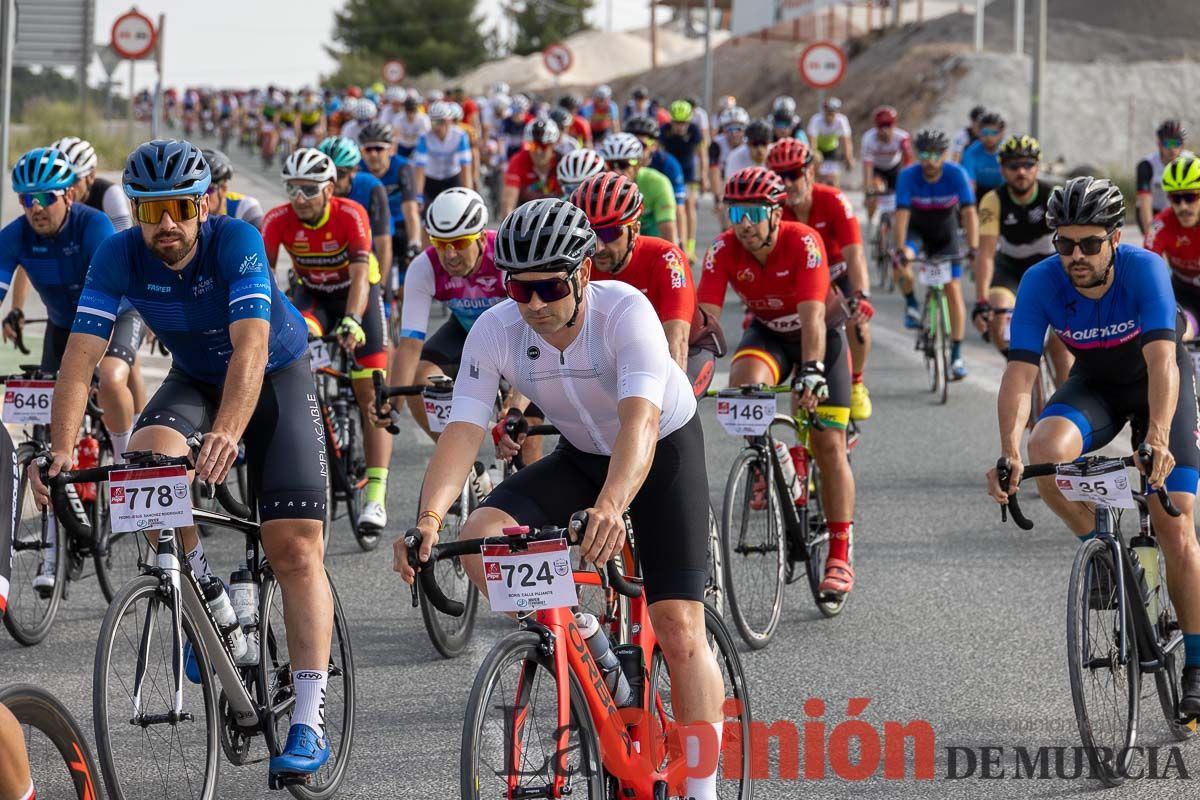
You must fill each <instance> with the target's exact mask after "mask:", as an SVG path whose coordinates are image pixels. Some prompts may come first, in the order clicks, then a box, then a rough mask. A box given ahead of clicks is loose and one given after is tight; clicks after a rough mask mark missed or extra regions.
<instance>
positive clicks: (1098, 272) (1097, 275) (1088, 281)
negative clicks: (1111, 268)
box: [1067, 261, 1108, 288]
mask: <svg viewBox="0 0 1200 800" xmlns="http://www.w3.org/2000/svg"><path fill="white" fill-rule="evenodd" d="M1077 267H1083V268H1086V269H1087V274H1085V275H1083V276H1082V277H1081V276H1079V275H1077V274H1076V273H1075V272H1074V270H1075V269H1076V268H1077ZM1107 271H1108V265H1107V264H1105V265H1104V266H1103V267H1099V268H1097V267H1094V266H1092V265H1091V264H1089V263H1088V262H1086V261H1072V262H1071V263H1070V264H1068V265H1067V277H1068V278H1070V279H1071V285H1072V286H1076V287H1079V288H1090V287H1093V286H1095V285H1097V284H1098V283H1100V282H1102V281H1103V280H1104V276H1105V273H1106V272H1107Z"/></svg>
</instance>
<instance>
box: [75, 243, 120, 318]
mask: <svg viewBox="0 0 1200 800" xmlns="http://www.w3.org/2000/svg"><path fill="white" fill-rule="evenodd" d="M125 238H126V237H125V236H110V237H108V238H107V239H105V240H104V242H103V243H102V244H101V245H100V247H99V249H97V250H96V252H95V254H94V255H93V256H92V260H91V263H90V264H89V265H88V272H87V278H86V279H85V280H84V283H83V293H82V294H81V295H80V296H79V305H78V306H77V307H76V308H75V321H74V322H73V323H72V324H71V333H86V334H90V335H92V336H99V337H100V338H101V339H104V340H105V341H108V338H109V337H110V336H112V329H113V324H114V323H115V322H116V321H117V309H118V308H119V307H120V305H121V299H122V298H124V297H125V288H126V286H127V282H128V280H129V273H130V264H129V258H128V256H127V254H126V247H125Z"/></svg>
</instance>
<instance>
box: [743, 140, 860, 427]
mask: <svg viewBox="0 0 1200 800" xmlns="http://www.w3.org/2000/svg"><path fill="white" fill-rule="evenodd" d="M767 166H768V167H769V168H770V169H771V170H772V171H773V172H775V174H776V175H778V176H779V177H781V178H783V185H784V187H785V188H786V189H787V193H788V197H787V202H786V203H785V204H784V206H783V219H784V221H785V222H803V223H806V224H807V225H809V226H811V227H812V228H814V229H815V230H816V231H817V233H819V234H821V240H822V241H823V242H824V243H825V253H826V255H828V256H829V277H830V279H831V280H832V281H833V283H834V285H836V286H837V287H838V289H839V290H840V291H841V293H842V295H843V296H844V297H845V298H846V301H847V304H848V305H849V307H850V310H851V313H853V314H854V318H853V320H852V323H853V329H854V330H853V333H852V334H851V335H850V336H849V337H848V338H849V340H850V362H851V369H852V374H853V384H852V385H851V387H850V416H851V418H853V419H869V418H870V416H871V395H870V393H869V392H868V391H867V386H866V384H864V383H863V373H864V372H866V369H867V356H868V355H870V352H871V328H870V320H871V317H872V316H874V315H875V309H874V308H873V307H872V306H871V299H870V298H871V293H870V289H869V287H870V285H871V282H870V275H869V273H868V272H867V259H866V256H865V255H864V253H863V245H862V233H861V231H860V230H859V228H858V218H857V217H855V216H854V206H852V205H850V201H849V199H847V198H846V195H845V194H843V193H842V191H841V190H840V189H838V188H837V187H835V186H829V185H826V184H823V183H817V182H816V180H815V179H814V174H813V155H812V151H811V150H810V149H809V147H808V145H807V144H805V143H804V142H801V141H799V140H798V139H791V138H787V139H780V140H779V141H777V142H775V144H773V145H771V150H770V151H769V152H768V153H767Z"/></svg>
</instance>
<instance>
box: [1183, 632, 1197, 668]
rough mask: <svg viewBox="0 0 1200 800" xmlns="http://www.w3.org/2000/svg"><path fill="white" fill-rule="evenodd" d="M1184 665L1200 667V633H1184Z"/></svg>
mask: <svg viewBox="0 0 1200 800" xmlns="http://www.w3.org/2000/svg"><path fill="white" fill-rule="evenodd" d="M1183 665H1184V666H1185V667H1200V633H1185V634H1184V635H1183Z"/></svg>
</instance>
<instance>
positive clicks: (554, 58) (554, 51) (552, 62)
mask: <svg viewBox="0 0 1200 800" xmlns="http://www.w3.org/2000/svg"><path fill="white" fill-rule="evenodd" d="M542 63H543V64H545V65H546V69H547V70H549V72H550V74H552V75H562V74H563V73H564V72H566V71H567V70H569V69H570V68H571V65H572V64H574V63H575V56H574V54H572V53H571V48H569V47H567V46H566V45H565V44H563V43H562V42H559V43H558V44H552V45H550V46H549V47H547V48H546V49H545V50H543V51H542Z"/></svg>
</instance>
